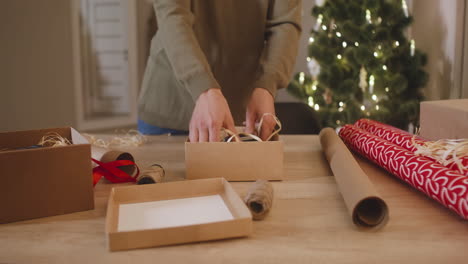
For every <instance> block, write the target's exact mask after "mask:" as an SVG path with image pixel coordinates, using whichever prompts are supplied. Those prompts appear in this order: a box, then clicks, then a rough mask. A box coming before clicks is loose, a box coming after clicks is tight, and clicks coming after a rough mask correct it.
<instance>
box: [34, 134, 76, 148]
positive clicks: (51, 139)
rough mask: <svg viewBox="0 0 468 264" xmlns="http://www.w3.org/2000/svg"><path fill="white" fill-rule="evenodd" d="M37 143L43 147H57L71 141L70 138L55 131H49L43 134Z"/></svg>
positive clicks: (68, 143)
mask: <svg viewBox="0 0 468 264" xmlns="http://www.w3.org/2000/svg"><path fill="white" fill-rule="evenodd" d="M37 144H38V145H41V146H44V147H59V146H68V145H71V142H70V140H68V139H67V138H64V137H62V136H60V135H59V134H57V133H56V132H49V133H47V134H46V135H44V136H43V137H42V138H41V140H40V141H39V143H37Z"/></svg>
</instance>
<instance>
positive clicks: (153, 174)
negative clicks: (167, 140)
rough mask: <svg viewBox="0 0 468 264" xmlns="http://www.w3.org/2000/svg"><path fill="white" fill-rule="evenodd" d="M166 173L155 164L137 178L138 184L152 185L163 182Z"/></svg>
mask: <svg viewBox="0 0 468 264" xmlns="http://www.w3.org/2000/svg"><path fill="white" fill-rule="evenodd" d="M165 174H166V172H165V171H164V168H163V167H162V166H161V165H159V164H153V165H151V166H150V167H148V168H146V169H144V170H143V171H142V172H141V173H140V175H139V176H138V178H137V184H152V183H158V182H162V181H163V179H164V176H165Z"/></svg>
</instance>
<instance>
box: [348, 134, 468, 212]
mask: <svg viewBox="0 0 468 264" xmlns="http://www.w3.org/2000/svg"><path fill="white" fill-rule="evenodd" d="M339 135H340V137H341V138H342V139H343V142H345V143H346V145H348V147H350V148H351V149H353V150H354V151H356V152H358V153H360V154H361V155H363V156H364V157H366V158H368V159H369V160H371V161H373V162H374V163H376V164H377V165H379V166H380V167H382V168H384V169H385V170H387V171H388V172H390V173H392V174H393V175H395V176H397V177H398V178H400V179H402V180H403V181H405V182H407V183H408V184H410V185H411V186H413V187H414V188H416V189H418V190H420V191H421V192H423V193H425V194H426V195H427V196H429V197H431V198H433V199H434V200H436V201H438V202H439V203H441V204H442V205H444V206H445V207H447V208H449V209H451V210H453V211H455V212H456V213H457V214H459V215H460V216H461V217H463V218H464V219H468V177H465V176H464V175H462V174H460V173H458V172H456V171H453V170H450V169H448V168H446V167H444V166H442V165H441V164H439V163H436V162H434V161H433V160H431V159H428V158H426V157H422V156H416V155H415V154H414V153H413V152H411V151H409V150H408V149H406V148H403V147H401V146H398V145H396V144H394V143H391V142H389V141H387V140H385V139H382V138H380V137H378V136H376V135H373V134H371V133H369V132H367V131H365V130H362V129H360V128H358V127H356V126H353V125H346V126H344V127H343V128H341V130H340V132H339Z"/></svg>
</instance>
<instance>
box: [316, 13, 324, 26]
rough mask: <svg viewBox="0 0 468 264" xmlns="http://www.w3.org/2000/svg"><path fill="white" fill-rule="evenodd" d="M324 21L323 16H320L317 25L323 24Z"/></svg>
mask: <svg viewBox="0 0 468 264" xmlns="http://www.w3.org/2000/svg"><path fill="white" fill-rule="evenodd" d="M322 21H323V15H322V14H319V15H318V17H317V24H322Z"/></svg>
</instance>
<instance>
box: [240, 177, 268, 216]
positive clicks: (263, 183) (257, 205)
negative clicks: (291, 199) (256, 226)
mask: <svg viewBox="0 0 468 264" xmlns="http://www.w3.org/2000/svg"><path fill="white" fill-rule="evenodd" d="M244 202H245V204H246V205H247V207H248V208H249V209H250V212H251V213H252V217H253V219H254V220H262V219H264V218H265V217H266V216H267V215H268V213H269V212H270V209H271V206H272V205H273V186H272V185H271V183H270V182H268V181H267V180H257V181H256V182H254V183H253V184H252V186H251V187H250V188H249V190H248V192H247V194H246V196H245V197H244Z"/></svg>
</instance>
